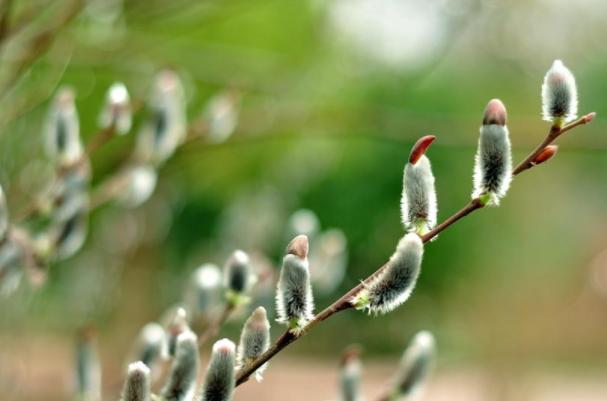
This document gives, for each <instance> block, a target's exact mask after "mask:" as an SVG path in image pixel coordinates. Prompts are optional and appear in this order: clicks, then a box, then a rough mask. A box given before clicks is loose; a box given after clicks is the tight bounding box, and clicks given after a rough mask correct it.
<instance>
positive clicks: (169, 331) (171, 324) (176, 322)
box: [164, 307, 191, 356]
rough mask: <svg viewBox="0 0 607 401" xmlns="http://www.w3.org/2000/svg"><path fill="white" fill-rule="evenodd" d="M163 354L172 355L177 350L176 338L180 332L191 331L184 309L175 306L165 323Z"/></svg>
mask: <svg viewBox="0 0 607 401" xmlns="http://www.w3.org/2000/svg"><path fill="white" fill-rule="evenodd" d="M165 331H166V344H165V350H164V354H165V356H174V355H175V352H176V350H177V339H178V338H179V336H180V335H181V334H182V333H186V332H189V331H191V330H190V326H189V325H188V316H187V312H186V311H185V309H183V308H182V307H177V308H176V309H175V310H174V311H172V316H171V317H170V320H169V321H168V324H167V325H166V330H165Z"/></svg>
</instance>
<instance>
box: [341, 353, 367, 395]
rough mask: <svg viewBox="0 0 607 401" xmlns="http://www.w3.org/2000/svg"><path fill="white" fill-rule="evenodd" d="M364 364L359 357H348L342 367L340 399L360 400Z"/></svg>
mask: <svg viewBox="0 0 607 401" xmlns="http://www.w3.org/2000/svg"><path fill="white" fill-rule="evenodd" d="M361 372H362V364H361V363H360V360H359V359H358V358H348V359H347V360H346V361H345V363H344V365H343V366H342V368H341V383H340V384H341V386H340V388H341V397H340V401H360V400H361V396H360V375H361Z"/></svg>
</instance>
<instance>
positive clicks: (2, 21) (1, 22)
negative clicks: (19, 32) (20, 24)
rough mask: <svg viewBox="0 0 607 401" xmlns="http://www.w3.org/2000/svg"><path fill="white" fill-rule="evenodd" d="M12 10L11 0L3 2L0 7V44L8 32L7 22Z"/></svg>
mask: <svg viewBox="0 0 607 401" xmlns="http://www.w3.org/2000/svg"><path fill="white" fill-rule="evenodd" d="M12 8H13V0H4V1H3V2H2V6H0V13H1V16H0V42H2V41H3V40H4V38H5V37H6V33H7V31H8V20H9V17H10V14H11V10H12Z"/></svg>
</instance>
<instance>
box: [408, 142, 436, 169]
mask: <svg viewBox="0 0 607 401" xmlns="http://www.w3.org/2000/svg"><path fill="white" fill-rule="evenodd" d="M435 139H436V137H435V136H434V135H426V136H424V137H422V138H420V139H419V140H418V141H417V142H415V145H413V148H412V149H411V154H410V155H409V163H411V164H415V163H417V162H418V161H419V159H420V158H421V157H422V156H423V155H424V154H425V153H426V150H428V147H430V144H431V143H432V142H433V141H434V140H435Z"/></svg>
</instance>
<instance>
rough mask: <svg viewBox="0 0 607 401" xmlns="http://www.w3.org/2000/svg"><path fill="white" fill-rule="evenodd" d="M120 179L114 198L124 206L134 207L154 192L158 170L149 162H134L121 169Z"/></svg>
mask: <svg viewBox="0 0 607 401" xmlns="http://www.w3.org/2000/svg"><path fill="white" fill-rule="evenodd" d="M120 180H121V182H122V186H121V187H120V189H119V190H118V191H117V192H116V200H117V201H118V203H119V204H120V205H122V206H124V207H128V208H136V207H138V206H140V205H142V204H143V203H144V202H146V201H147V200H148V199H150V198H151V196H152V195H153V194H154V190H155V189H156V183H157V182H158V172H157V171H156V169H155V168H154V167H153V166H151V165H149V164H145V163H141V164H134V165H131V166H128V167H126V168H125V169H124V170H122V172H121V178H120Z"/></svg>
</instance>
